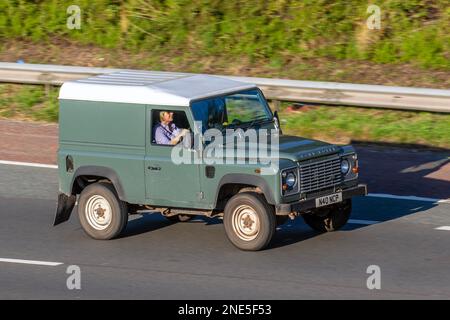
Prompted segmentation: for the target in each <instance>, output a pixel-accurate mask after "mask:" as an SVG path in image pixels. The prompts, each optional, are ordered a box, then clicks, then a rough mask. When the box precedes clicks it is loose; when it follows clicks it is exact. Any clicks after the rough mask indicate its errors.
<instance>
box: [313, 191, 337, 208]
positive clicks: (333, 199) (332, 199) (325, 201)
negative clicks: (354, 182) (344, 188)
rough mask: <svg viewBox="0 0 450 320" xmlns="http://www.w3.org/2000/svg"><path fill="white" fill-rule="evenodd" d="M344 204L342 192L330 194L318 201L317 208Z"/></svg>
mask: <svg viewBox="0 0 450 320" xmlns="http://www.w3.org/2000/svg"><path fill="white" fill-rule="evenodd" d="M338 202H342V192H339V193H333V194H329V195H327V196H323V197H320V198H317V199H316V207H317V208H318V207H323V206H328V205H330V204H333V203H338Z"/></svg>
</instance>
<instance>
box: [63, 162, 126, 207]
mask: <svg viewBox="0 0 450 320" xmlns="http://www.w3.org/2000/svg"><path fill="white" fill-rule="evenodd" d="M84 179H87V180H93V182H98V181H100V180H105V179H106V180H109V181H110V182H111V184H112V185H113V186H114V189H115V190H116V192H117V195H118V197H119V199H120V200H122V201H126V195H125V191H124V189H123V187H122V183H121V182H120V178H119V176H118V174H117V173H116V172H115V171H114V170H113V169H111V168H108V167H103V166H82V167H79V168H78V169H77V170H76V171H75V173H74V175H73V177H72V181H71V184H70V186H71V190H70V192H71V194H72V195H76V194H79V193H80V192H81V190H83V189H84V188H85V187H86V186H87V185H89V184H90V183H87V184H85V183H84V182H83V181H84Z"/></svg>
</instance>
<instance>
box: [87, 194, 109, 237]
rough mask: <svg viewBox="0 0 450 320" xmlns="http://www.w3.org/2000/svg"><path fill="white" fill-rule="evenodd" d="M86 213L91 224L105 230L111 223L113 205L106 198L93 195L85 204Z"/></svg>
mask: <svg viewBox="0 0 450 320" xmlns="http://www.w3.org/2000/svg"><path fill="white" fill-rule="evenodd" d="M84 210H85V211H84V212H85V215H86V219H87V221H88V223H89V225H90V226H91V227H92V228H94V229H96V230H105V229H106V228H107V227H108V226H109V225H110V223H111V218H112V212H111V206H110V204H109V202H108V200H106V199H105V198H103V197H102V196H99V195H93V196H92V197H90V198H89V199H88V201H87V202H86V206H85V209H84Z"/></svg>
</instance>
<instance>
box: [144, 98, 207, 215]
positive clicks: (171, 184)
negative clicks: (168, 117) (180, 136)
mask: <svg viewBox="0 0 450 320" xmlns="http://www.w3.org/2000/svg"><path fill="white" fill-rule="evenodd" d="M162 110H166V109H165V108H164V109H163V108H158V109H151V108H150V107H149V109H148V110H147V120H148V121H147V123H149V124H151V126H147V128H148V129H149V130H148V134H147V148H146V155H145V182H146V198H147V200H148V202H149V203H150V204H151V205H158V206H168V207H190V208H195V207H198V200H199V197H200V196H201V193H200V191H201V190H200V182H199V164H194V163H187V164H179V165H177V164H175V163H174V161H173V159H172V150H173V148H174V146H172V145H158V144H156V142H155V141H154V137H153V136H152V135H153V130H152V128H153V126H154V125H155V124H157V123H158V116H157V115H158V114H159V111H162ZM167 110H168V111H173V112H174V113H175V114H176V115H177V116H178V121H175V118H174V123H175V124H176V125H177V126H178V124H185V125H189V126H190V128H193V125H192V124H193V120H192V119H190V115H189V114H186V112H185V111H186V110H185V108H179V109H177V108H175V107H170V109H169V107H168V108H167ZM182 117H184V119H181V118H182ZM177 122H178V123H177ZM183 152H187V154H188V155H190V156H191V158H192V156H196V154H195V152H196V151H195V150H191V149H184V150H183Z"/></svg>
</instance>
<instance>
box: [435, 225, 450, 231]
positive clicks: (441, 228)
mask: <svg viewBox="0 0 450 320" xmlns="http://www.w3.org/2000/svg"><path fill="white" fill-rule="evenodd" d="M434 230H445V231H450V226H442V227H438V228H434Z"/></svg>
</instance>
